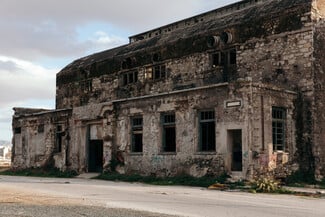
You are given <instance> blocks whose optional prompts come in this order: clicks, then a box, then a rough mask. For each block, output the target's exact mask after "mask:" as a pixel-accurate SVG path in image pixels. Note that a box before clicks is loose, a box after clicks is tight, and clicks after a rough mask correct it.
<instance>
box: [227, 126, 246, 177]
mask: <svg viewBox="0 0 325 217" xmlns="http://www.w3.org/2000/svg"><path fill="white" fill-rule="evenodd" d="M228 145H229V151H230V154H231V171H236V172H237V171H238V172H241V171H242V170H243V150H242V130H228Z"/></svg>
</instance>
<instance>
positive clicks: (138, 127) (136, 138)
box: [131, 117, 143, 152]
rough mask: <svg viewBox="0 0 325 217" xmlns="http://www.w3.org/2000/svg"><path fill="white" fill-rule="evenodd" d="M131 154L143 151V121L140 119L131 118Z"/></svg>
mask: <svg viewBox="0 0 325 217" xmlns="http://www.w3.org/2000/svg"><path fill="white" fill-rule="evenodd" d="M131 121H132V147H131V151H132V152H142V151H143V141H142V140H143V139H142V137H143V136H142V135H143V131H142V128H143V119H142V117H133V118H132V120H131Z"/></svg>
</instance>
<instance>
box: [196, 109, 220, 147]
mask: <svg viewBox="0 0 325 217" xmlns="http://www.w3.org/2000/svg"><path fill="white" fill-rule="evenodd" d="M199 122H200V134H199V145H200V147H199V148H200V151H215V150H216V136H215V114H214V111H201V112H200V114H199Z"/></svg>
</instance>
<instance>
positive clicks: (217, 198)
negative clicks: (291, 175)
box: [0, 176, 325, 217]
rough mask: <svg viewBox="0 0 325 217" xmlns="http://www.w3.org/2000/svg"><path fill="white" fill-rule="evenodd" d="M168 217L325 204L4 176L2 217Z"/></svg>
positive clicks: (267, 216)
mask: <svg viewBox="0 0 325 217" xmlns="http://www.w3.org/2000/svg"><path fill="white" fill-rule="evenodd" d="M152 212H154V213H152ZM10 213H11V215H10ZM19 213H20V214H19ZM33 213H34V214H33ZM36 213H37V214H36ZM42 213H43V214H44V215H43V214H42ZM158 213H160V214H158ZM12 214H15V215H12ZM166 215H175V216H190V217H228V216H229V217H237V216H240V217H244V216H247V217H248V216H249V217H255V216H256V217H271V216H272V217H273V216H277V217H324V216H325V199H317V198H310V197H297V196H289V195H272V194H249V193H242V192H221V191H213V190H207V189H203V188H190V187H179V186H151V185H143V184H130V183H121V182H107V181H99V180H89V179H47V178H26V177H9V176H0V216H1V217H2V216H33V217H36V216H37V217H41V216H67V217H68V216H71V217H74V216H92V217H95V216H134V217H136V216H143V217H149V216H166Z"/></svg>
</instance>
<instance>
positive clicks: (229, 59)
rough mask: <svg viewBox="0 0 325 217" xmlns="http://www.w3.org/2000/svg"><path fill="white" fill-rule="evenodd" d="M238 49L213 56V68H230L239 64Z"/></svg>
mask: <svg viewBox="0 0 325 217" xmlns="http://www.w3.org/2000/svg"><path fill="white" fill-rule="evenodd" d="M236 55H237V54H236V49H232V50H229V51H225V52H216V53H213V54H212V66H213V67H216V66H228V65H236V64H237V56H236Z"/></svg>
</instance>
